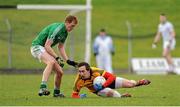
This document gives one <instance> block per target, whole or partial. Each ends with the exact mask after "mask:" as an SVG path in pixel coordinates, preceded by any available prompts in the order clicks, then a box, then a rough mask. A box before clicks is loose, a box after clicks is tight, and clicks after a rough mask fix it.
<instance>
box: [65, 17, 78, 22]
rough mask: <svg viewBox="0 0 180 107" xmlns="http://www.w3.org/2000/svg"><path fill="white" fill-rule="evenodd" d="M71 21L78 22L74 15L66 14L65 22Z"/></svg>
mask: <svg viewBox="0 0 180 107" xmlns="http://www.w3.org/2000/svg"><path fill="white" fill-rule="evenodd" d="M73 21H74V22H75V24H78V19H77V17H76V16H73V15H68V16H67V17H66V19H65V22H66V23H72V22H73Z"/></svg>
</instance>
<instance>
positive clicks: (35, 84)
mask: <svg viewBox="0 0 180 107" xmlns="http://www.w3.org/2000/svg"><path fill="white" fill-rule="evenodd" d="M119 76H121V77H125V78H128V79H135V80H138V79H141V78H147V79H149V80H151V82H152V83H151V84H150V85H149V86H142V87H137V88H131V89H125V88H123V89H118V91H119V92H120V93H125V92H128V93H131V94H132V95H133V97H131V98H122V99H121V98H101V97H98V96H96V95H94V94H91V93H90V92H88V91H87V90H86V89H82V92H81V93H86V94H87V98H86V99H72V98H71V97H70V96H71V92H72V88H73V87H72V84H73V81H74V79H75V75H74V74H71V75H70V74H65V75H64V76H63V81H62V88H61V91H62V92H63V93H64V94H65V95H66V98H53V97H52V94H51V95H50V96H43V97H39V96H38V95H37V92H38V89H39V85H40V81H41V75H33V74H32V75H22V74H21V75H20V74H16V75H5V74H3V75H0V106H34V105H36V106H62V105H63V106H80V105H81V106H122V105H123V106H132V105H134V106H149V105H152V106H176V105H180V102H179V96H180V92H179V88H180V86H179V85H178V83H179V82H180V79H179V76H177V75H163V76H162V75H146V76H145V75H127V74H126V75H119ZM48 86H49V89H50V91H51V92H52V91H53V76H52V75H51V77H50V79H49V82H48Z"/></svg>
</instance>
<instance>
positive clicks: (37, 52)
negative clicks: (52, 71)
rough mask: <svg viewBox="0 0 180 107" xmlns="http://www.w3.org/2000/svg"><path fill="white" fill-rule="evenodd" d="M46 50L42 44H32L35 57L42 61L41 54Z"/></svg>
mask: <svg viewBox="0 0 180 107" xmlns="http://www.w3.org/2000/svg"><path fill="white" fill-rule="evenodd" d="M45 51H46V50H45V49H44V47H43V46H41V45H36V46H32V47H31V54H32V56H33V57H34V58H37V59H39V61H41V59H40V58H41V55H42V53H44V52H45Z"/></svg>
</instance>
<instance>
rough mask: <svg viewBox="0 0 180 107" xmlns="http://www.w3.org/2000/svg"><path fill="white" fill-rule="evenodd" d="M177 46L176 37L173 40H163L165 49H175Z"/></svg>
mask: <svg viewBox="0 0 180 107" xmlns="http://www.w3.org/2000/svg"><path fill="white" fill-rule="evenodd" d="M175 46H176V40H175V39H173V40H172V41H171V42H169V41H163V49H170V50H174V48H175Z"/></svg>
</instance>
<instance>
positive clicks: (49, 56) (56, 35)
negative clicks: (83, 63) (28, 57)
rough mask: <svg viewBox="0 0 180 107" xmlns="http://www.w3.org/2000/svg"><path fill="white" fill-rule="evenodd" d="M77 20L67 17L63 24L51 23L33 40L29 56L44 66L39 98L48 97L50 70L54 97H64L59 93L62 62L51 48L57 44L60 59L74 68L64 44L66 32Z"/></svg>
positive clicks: (70, 16)
mask: <svg viewBox="0 0 180 107" xmlns="http://www.w3.org/2000/svg"><path fill="white" fill-rule="evenodd" d="M77 23H78V20H77V18H76V17H75V16H72V15H69V16H67V17H66V19H65V22H62V23H53V24H50V25H48V26H47V27H45V28H44V29H43V30H42V31H41V32H40V33H39V34H38V36H37V37H36V38H35V39H34V40H33V42H32V46H31V54H32V55H33V56H34V57H35V58H37V59H39V61H40V62H41V61H42V62H43V63H45V64H46V68H45V69H44V71H43V76H42V82H41V85H40V90H39V93H38V94H39V96H42V95H49V94H50V91H49V90H48V89H47V81H48V78H49V75H50V74H51V72H52V70H54V71H55V76H54V93H53V96H54V97H64V95H63V94H62V93H60V84H61V78H62V75H63V70H62V67H63V64H64V63H63V60H62V59H61V58H60V57H59V56H58V54H57V53H55V51H54V50H53V48H52V47H53V46H55V45H56V44H58V49H59V52H60V55H61V56H62V58H63V59H64V60H65V61H66V62H67V63H68V64H69V65H72V66H76V64H77V63H76V62H74V61H71V60H70V59H69V58H68V57H67V55H66V52H65V48H64V43H65V40H66V38H67V36H68V32H70V31H72V30H73V28H74V27H75V26H76V25H77Z"/></svg>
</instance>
